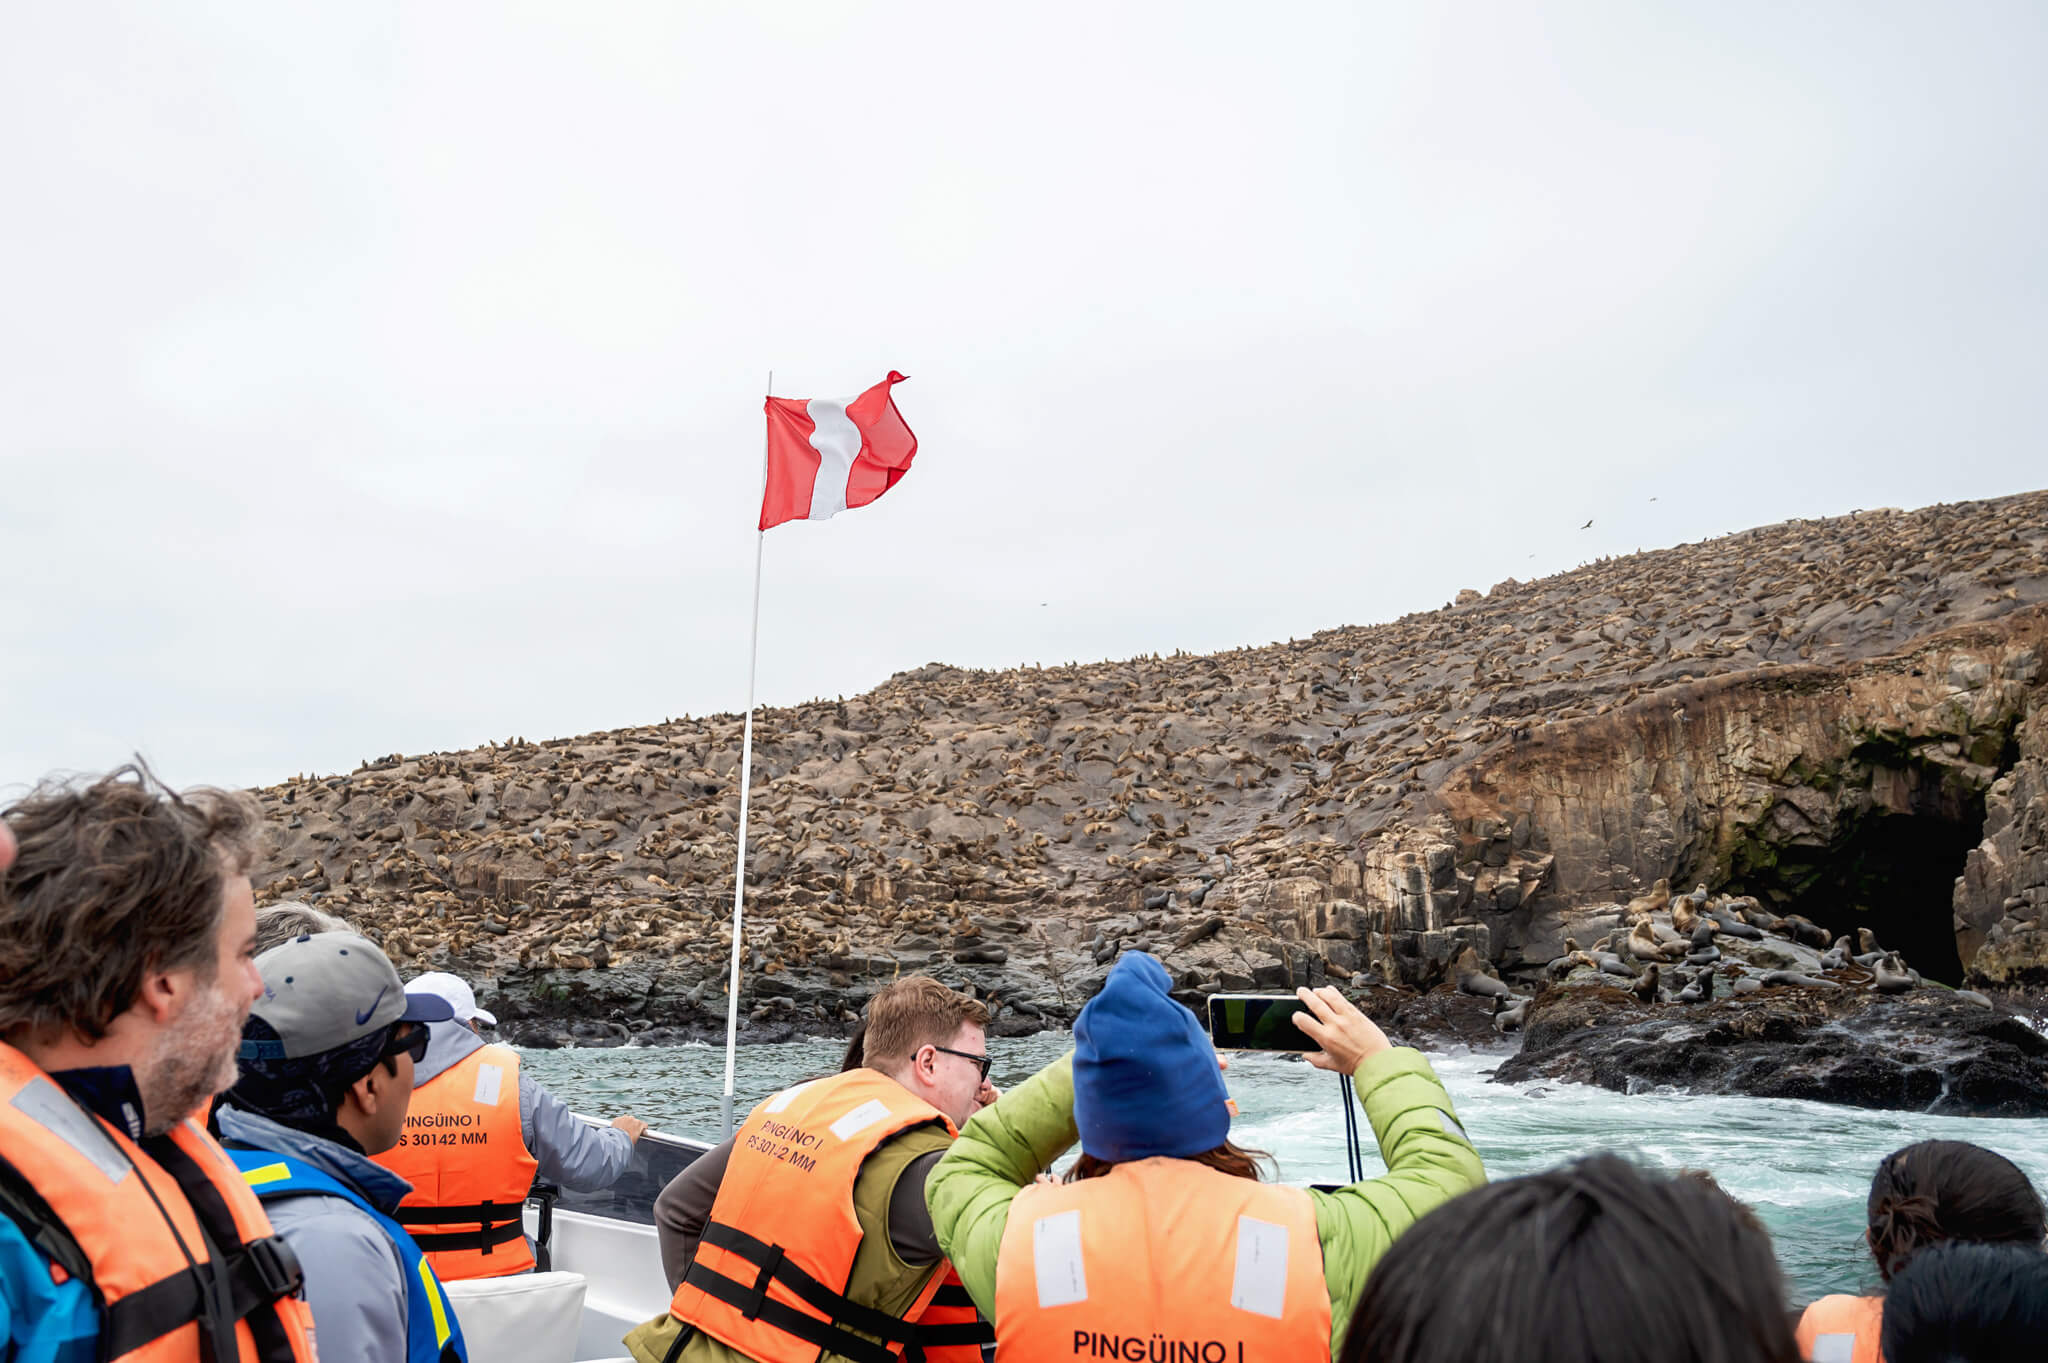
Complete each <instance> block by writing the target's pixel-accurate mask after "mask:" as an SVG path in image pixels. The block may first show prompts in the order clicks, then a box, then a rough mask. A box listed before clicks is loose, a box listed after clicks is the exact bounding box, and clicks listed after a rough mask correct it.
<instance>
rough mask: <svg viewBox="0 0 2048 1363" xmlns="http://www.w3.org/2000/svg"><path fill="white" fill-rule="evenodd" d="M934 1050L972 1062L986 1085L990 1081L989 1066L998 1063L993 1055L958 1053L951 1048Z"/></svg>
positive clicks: (939, 1047) (968, 1052)
mask: <svg viewBox="0 0 2048 1363" xmlns="http://www.w3.org/2000/svg"><path fill="white" fill-rule="evenodd" d="M932 1049H933V1050H935V1051H944V1052H945V1053H946V1054H947V1055H957V1056H959V1057H960V1058H961V1059H962V1060H972V1061H973V1062H974V1067H975V1068H976V1069H978V1070H980V1071H981V1078H982V1081H983V1082H984V1083H986V1082H987V1081H988V1071H989V1066H991V1065H993V1064H995V1063H996V1058H995V1057H994V1056H992V1055H975V1054H974V1053H973V1052H971V1051H956V1050H954V1049H953V1048H952V1047H951V1046H934V1047H932Z"/></svg>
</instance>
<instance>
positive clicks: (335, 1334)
mask: <svg viewBox="0 0 2048 1363" xmlns="http://www.w3.org/2000/svg"><path fill="white" fill-rule="evenodd" d="M330 1201H331V1200H330V1199H328V1198H324V1197H306V1198H295V1199H293V1203H294V1204H297V1205H298V1206H300V1207H303V1208H304V1209H305V1210H306V1211H307V1212H308V1213H310V1214H309V1215H306V1216H305V1217H304V1219H303V1220H300V1219H298V1218H292V1219H290V1220H289V1221H288V1222H287V1223H286V1225H280V1226H279V1228H278V1230H279V1234H281V1235H283V1236H284V1238H285V1242H286V1243H287V1244H289V1245H290V1246H291V1248H292V1253H294V1254H296V1255H298V1257H299V1264H300V1266H301V1267H302V1268H303V1270H304V1272H305V1275H306V1305H307V1306H309V1307H311V1308H312V1311H313V1333H314V1335H315V1337H316V1338H317V1339H318V1341H319V1348H320V1355H321V1357H323V1358H335V1359H340V1358H361V1359H402V1358H404V1357H405V1354H406V1348H405V1344H406V1333H405V1332H406V1295H405V1289H406V1282H405V1268H404V1265H402V1264H401V1263H400V1262H399V1259H398V1251H397V1250H395V1249H394V1248H392V1245H391V1241H390V1240H389V1239H388V1238H387V1237H386V1236H385V1234H384V1232H383V1230H382V1229H381V1228H379V1227H378V1225H377V1223H376V1222H374V1221H372V1220H370V1218H369V1217H367V1216H365V1215H363V1214H362V1213H361V1212H359V1211H357V1210H356V1209H355V1208H353V1207H347V1208H346V1209H345V1210H344V1206H345V1204H339V1203H334V1204H332V1205H328V1206H322V1205H320V1204H323V1203H330ZM287 1205H291V1204H287ZM287 1225H288V1227H289V1229H287Z"/></svg>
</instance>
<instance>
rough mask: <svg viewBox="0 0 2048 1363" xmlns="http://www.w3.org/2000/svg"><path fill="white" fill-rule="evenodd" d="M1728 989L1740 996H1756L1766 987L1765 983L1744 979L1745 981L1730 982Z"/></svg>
mask: <svg viewBox="0 0 2048 1363" xmlns="http://www.w3.org/2000/svg"><path fill="white" fill-rule="evenodd" d="M1728 987H1729V988H1730V989H1732V990H1734V991H1735V992H1736V993H1738V994H1754V993H1757V992H1758V991H1760V990H1761V989H1762V988H1763V987H1764V982H1763V981H1762V980H1752V979H1749V978H1747V977H1744V978H1743V979H1739V980H1733V981H1730V982H1729V985H1728Z"/></svg>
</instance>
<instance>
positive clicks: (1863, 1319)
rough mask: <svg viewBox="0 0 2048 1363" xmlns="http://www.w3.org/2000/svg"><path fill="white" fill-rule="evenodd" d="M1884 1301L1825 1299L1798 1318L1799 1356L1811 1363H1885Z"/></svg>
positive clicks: (1868, 1298) (1834, 1297) (1860, 1298)
mask: <svg viewBox="0 0 2048 1363" xmlns="http://www.w3.org/2000/svg"><path fill="white" fill-rule="evenodd" d="M1883 1330H1884V1298H1883V1297H1851V1296H1833V1297H1822V1298H1821V1299H1820V1300H1819V1301H1817V1302H1815V1303H1814V1304H1813V1305H1811V1306H1809V1307H1807V1308H1806V1312H1805V1314H1804V1315H1802V1316H1800V1317H1799V1356H1800V1357H1801V1358H1804V1359H1809V1360H1811V1363H1883V1359H1884V1355H1883V1354H1882V1353H1879V1352H1878V1347H1877V1345H1878V1336H1879V1335H1880V1334H1881V1333H1882V1331H1883Z"/></svg>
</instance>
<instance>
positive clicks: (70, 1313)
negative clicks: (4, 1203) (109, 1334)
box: [0, 1216, 100, 1363]
mask: <svg viewBox="0 0 2048 1363" xmlns="http://www.w3.org/2000/svg"><path fill="white" fill-rule="evenodd" d="M99 1353H100V1309H99V1307H98V1306H97V1305H96V1304H95V1303H94V1302H93V1299H92V1289H91V1288H90V1287H88V1286H86V1284H84V1283H83V1282H80V1281H79V1280H78V1279H76V1278H73V1279H70V1280H68V1281H66V1282H62V1283H53V1282H51V1281H50V1260H49V1257H48V1256H47V1255H45V1254H44V1253H43V1252H42V1251H41V1250H39V1249H37V1248H36V1247H35V1246H34V1245H32V1244H30V1243H29V1241H28V1237H27V1236H25V1235H23V1234H22V1233H21V1228H20V1227H19V1226H17V1225H15V1224H14V1221H13V1219H12V1218H10V1217H5V1216H0V1359H6V1360H7V1363H94V1360H96V1359H97V1358H98V1357H99Z"/></svg>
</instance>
